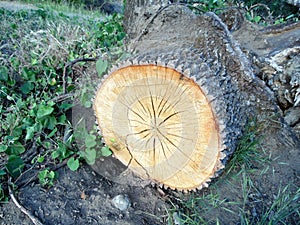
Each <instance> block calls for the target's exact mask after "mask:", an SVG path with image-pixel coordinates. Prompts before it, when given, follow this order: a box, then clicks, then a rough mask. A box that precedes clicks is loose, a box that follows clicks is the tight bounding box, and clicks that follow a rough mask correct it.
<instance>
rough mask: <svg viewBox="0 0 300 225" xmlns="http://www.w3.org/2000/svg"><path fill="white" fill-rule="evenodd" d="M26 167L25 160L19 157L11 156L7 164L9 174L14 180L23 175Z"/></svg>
mask: <svg viewBox="0 0 300 225" xmlns="http://www.w3.org/2000/svg"><path fill="white" fill-rule="evenodd" d="M24 166H25V164H24V162H23V160H22V159H21V157H20V156H17V155H11V156H9V158H8V160H7V164H6V165H5V167H6V169H7V171H8V172H9V174H10V175H11V176H12V177H14V178H16V177H18V176H19V175H20V174H21V172H22V170H23V167H24Z"/></svg>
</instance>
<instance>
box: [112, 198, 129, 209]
mask: <svg viewBox="0 0 300 225" xmlns="http://www.w3.org/2000/svg"><path fill="white" fill-rule="evenodd" d="M112 201H113V204H114V206H115V207H116V208H118V209H120V210H121V211H124V210H126V209H128V207H129V206H130V200H129V198H128V197H127V196H125V195H117V196H115V197H114V198H113V199H112Z"/></svg>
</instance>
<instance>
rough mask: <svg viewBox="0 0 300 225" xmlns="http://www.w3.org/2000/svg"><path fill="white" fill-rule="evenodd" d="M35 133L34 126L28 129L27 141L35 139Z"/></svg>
mask: <svg viewBox="0 0 300 225" xmlns="http://www.w3.org/2000/svg"><path fill="white" fill-rule="evenodd" d="M34 131H35V129H34V126H31V127H27V128H26V136H25V140H26V141H27V140H29V139H31V138H33V135H34Z"/></svg>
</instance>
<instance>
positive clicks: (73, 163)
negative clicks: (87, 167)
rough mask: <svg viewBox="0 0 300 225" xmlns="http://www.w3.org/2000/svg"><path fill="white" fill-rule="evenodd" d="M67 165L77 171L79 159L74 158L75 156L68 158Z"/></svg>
mask: <svg viewBox="0 0 300 225" xmlns="http://www.w3.org/2000/svg"><path fill="white" fill-rule="evenodd" d="M67 165H68V167H69V168H70V170H72V171H76V170H77V169H78V167H79V160H78V159H74V157H72V158H70V159H69V160H68V162H67Z"/></svg>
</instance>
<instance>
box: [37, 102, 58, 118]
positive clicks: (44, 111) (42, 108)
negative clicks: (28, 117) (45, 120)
mask: <svg viewBox="0 0 300 225" xmlns="http://www.w3.org/2000/svg"><path fill="white" fill-rule="evenodd" d="M53 110H54V108H53V107H52V106H47V105H39V107H38V111H37V114H36V116H37V118H42V117H44V116H48V115H50V114H51V113H52V112H53Z"/></svg>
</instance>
